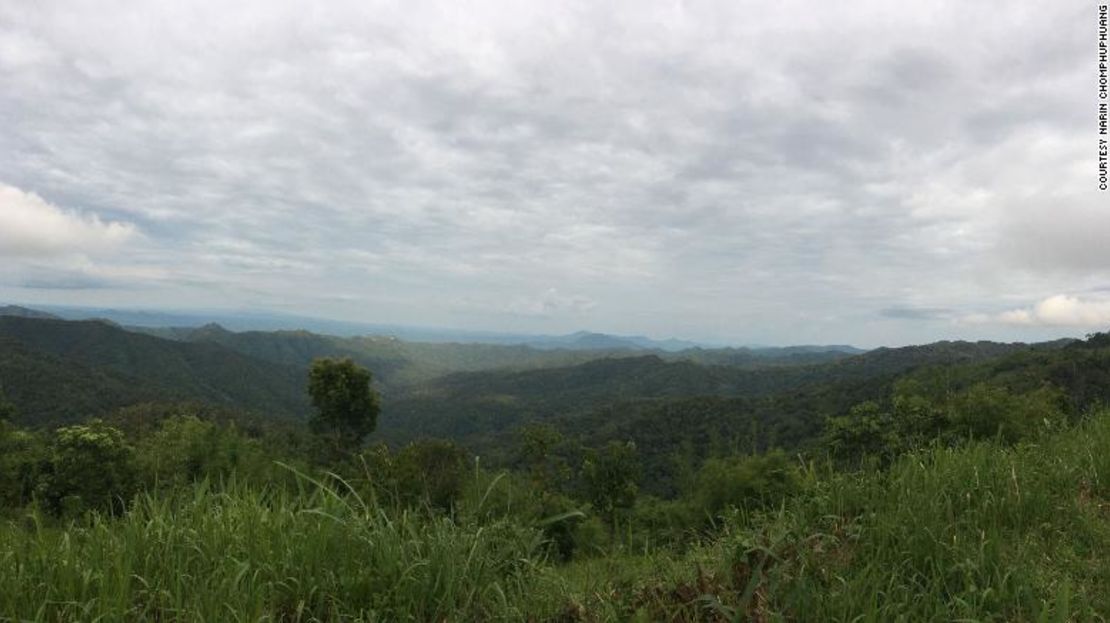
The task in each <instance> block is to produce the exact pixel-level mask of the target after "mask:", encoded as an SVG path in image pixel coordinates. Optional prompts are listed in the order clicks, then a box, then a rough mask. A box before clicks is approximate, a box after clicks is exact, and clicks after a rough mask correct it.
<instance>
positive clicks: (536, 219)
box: [0, 0, 1110, 346]
mask: <svg viewBox="0 0 1110 623" xmlns="http://www.w3.org/2000/svg"><path fill="white" fill-rule="evenodd" d="M1094 29H1095V14H1094V5H1090V4H1088V3H1085V2H1059V1H1058V0H1037V1H1012V2H1006V3H995V2H991V3H988V2H966V1H963V0H959V1H957V0H953V1H950V2H913V3H905V2H899V3H892V2H888V1H886V0H875V1H871V2H844V3H840V2H812V1H806V2H800V1H789V0H788V1H775V2H771V1H767V0H765V1H763V2H745V1H737V0H720V1H698V0H695V1H687V2H683V1H666V2H651V1H645V0H634V1H627V2H596V1H595V0H584V1H580V2H579V1H575V0H570V1H567V2H522V1H515V0H514V1H509V0H505V1H501V2H473V3H471V2H458V1H455V0H445V1H443V2H420V1H413V0H405V1H402V2H395V3H394V2H377V1H368V0H357V1H351V2H347V3H344V2H327V3H307V2H281V1H277V0H257V1H255V0H238V1H236V2H225V1H222V0H221V1H218V2H191V1H190V2H182V1H177V0H175V1H172V2H155V1H141V2H140V1H135V2H113V1H111V0H94V1H88V2H82V1H79V0H78V1H73V0H67V1H65V2H55V1H52V0H41V1H37V2H25V1H23V0H0V302H18V303H24V304H35V303H41V304H45V303H54V304H72V305H94V306H115V307H126V308H172V309H178V310H181V309H252V310H274V311H282V312H290V313H298V314H307V315H313V316H320V317H329V318H337V319H345V320H362V321H367V322H381V323H404V324H413V325H425V326H441V327H455V328H468V329H494V330H512V331H528V332H565V331H573V330H578V329H583V328H585V329H591V330H599V331H607V332H613V333H624V334H631V333H646V334H649V335H653V336H657V337H667V336H675V337H680V338H689V339H703V340H706V339H709V340H718V341H728V342H740V343H744V342H757V343H803V342H805V343H810V342H823V343H845V342H850V343H855V344H858V345H862V346H875V345H880V344H904V343H912V342H922V341H931V340H934V339H942V338H991V339H1038V338H1042V337H1051V336H1059V335H1082V334H1083V333H1085V332H1089V331H1091V330H1095V329H1106V328H1110V242H1108V234H1110V194H1108V193H1101V194H1100V193H1099V192H1098V190H1097V188H1096V184H1097V179H1096V173H1097V170H1096V163H1097V145H1096V142H1097V136H1096V127H1095V124H1096V118H1095V107H1096V103H1097V100H1096V99H1095V94H1096V93H1095V87H1096V82H1095V78H1096V77H1097V76H1096V73H1095V70H1096V66H1095V62H1096V59H1095V44H1096V41H1095V37H1094V32H1095V30H1094Z"/></svg>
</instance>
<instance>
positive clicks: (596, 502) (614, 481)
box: [582, 441, 640, 537]
mask: <svg viewBox="0 0 1110 623" xmlns="http://www.w3.org/2000/svg"><path fill="white" fill-rule="evenodd" d="M639 476H640V463H639V460H638V458H637V456H636V444H634V443H632V442H631V441H629V442H624V443H621V442H619V441H611V442H609V444H608V445H606V446H605V447H604V448H603V449H601V450H600V451H594V452H591V453H590V455H589V456H587V457H586V460H585V461H583V463H582V481H583V484H584V485H585V493H586V497H587V499H588V500H589V502H590V504H592V505H593V507H594V510H595V511H597V513H598V514H599V515H601V516H602V517H604V518H605V520H606V522H607V523H608V525H609V534H610V537H612V536H613V534H615V532H616V528H617V518H618V517H619V514H620V513H621V511H623V510H625V509H628V508H631V507H632V505H633V504H635V502H636V494H637V493H638V492H639V485H638V484H637V481H638V480H639Z"/></svg>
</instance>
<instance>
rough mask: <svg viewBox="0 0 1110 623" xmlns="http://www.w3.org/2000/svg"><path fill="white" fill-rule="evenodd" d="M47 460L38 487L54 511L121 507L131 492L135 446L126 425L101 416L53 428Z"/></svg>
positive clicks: (114, 509)
mask: <svg viewBox="0 0 1110 623" xmlns="http://www.w3.org/2000/svg"><path fill="white" fill-rule="evenodd" d="M48 460H49V463H48V465H47V466H46V470H45V472H46V473H45V474H44V477H43V479H42V481H40V483H39V489H40V492H41V493H42V496H43V499H44V500H45V501H46V503H47V505H48V507H49V508H50V510H52V511H54V512H55V513H58V514H61V513H63V512H73V511H79V510H84V509H86V508H91V509H99V510H110V511H120V510H122V508H123V502H124V499H125V498H126V497H128V496H130V494H131V492H132V486H133V484H134V480H135V479H134V471H133V468H132V450H131V448H130V447H129V446H128V445H127V443H126V442H125V440H124V437H123V432H122V431H120V430H119V429H118V428H113V427H111V426H108V425H107V424H105V423H104V422H103V421H101V420H91V421H90V422H89V423H88V424H82V425H78V426H67V427H64V428H59V429H58V430H57V431H55V432H54V438H53V440H52V441H51V444H50V457H49V459H48Z"/></svg>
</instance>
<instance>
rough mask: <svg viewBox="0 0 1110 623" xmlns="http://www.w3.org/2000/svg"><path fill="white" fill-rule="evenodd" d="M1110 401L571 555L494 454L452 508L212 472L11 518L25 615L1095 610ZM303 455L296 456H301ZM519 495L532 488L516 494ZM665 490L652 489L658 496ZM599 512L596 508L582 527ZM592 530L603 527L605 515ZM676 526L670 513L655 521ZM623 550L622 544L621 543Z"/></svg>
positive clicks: (14, 598) (5, 538)
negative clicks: (676, 535)
mask: <svg viewBox="0 0 1110 623" xmlns="http://www.w3.org/2000/svg"><path fill="white" fill-rule="evenodd" d="M1107 447H1110V413H1106V412H1103V413H1100V414H1098V415H1096V416H1094V417H1092V418H1091V419H1090V421H1088V422H1085V423H1083V424H1081V425H1079V426H1078V427H1077V428H1075V429H1072V430H1068V431H1065V432H1060V433H1057V434H1055V435H1052V436H1049V437H1046V438H1044V439H1043V440H1041V441H1040V442H1038V443H1024V444H1021V445H1018V446H1015V447H1006V446H1004V445H1001V444H999V443H997V442H991V441H984V442H977V443H972V444H969V445H965V446H962V447H959V448H948V447H934V448H929V449H925V450H920V451H915V452H912V453H910V454H907V455H905V456H903V457H901V458H899V459H898V460H896V461H895V462H894V463H893V464H891V465H890V466H889V467H888V468H885V469H880V468H877V467H871V468H866V469H863V470H861V471H852V472H831V471H828V470H827V469H826V468H823V467H820V466H818V465H814V464H808V465H804V466H800V467H799V468H798V470H797V472H798V473H797V475H798V477H799V479H800V482H799V483H798V486H797V489H796V490H795V491H793V492H792V493H791V494H790V495H789V496H788V497H786V498H784V499H782V500H781V501H780V503H779V504H777V505H773V506H764V507H759V505H753V506H752V507H751V508H745V507H740V508H736V509H733V510H729V511H726V512H725V513H723V514H722V515H721V517H720V518H719V519H718V520H717V524H716V525H715V526H713V527H710V528H707V529H706V530H702V531H699V532H698V534H691V535H689V536H690V538H689V539H688V540H686V541H685V542H684V544H681V545H680V544H679V543H678V542H670V543H666V542H661V541H654V537H653V534H652V530H651V529H650V528H649V527H648V526H647V525H646V522H645V523H641V524H640V525H638V526H637V525H632V526H630V527H629V529H630V530H634V531H639V532H641V534H640V536H641V537H643V538H642V540H638V539H635V538H632V539H630V538H628V535H623V536H620V535H618V536H617V537H616V539H617V541H614V542H609V541H606V540H605V538H604V535H603V534H595V535H594V537H595V539H596V541H595V543H594V544H595V546H596V549H594V550H593V551H589V550H584V551H581V552H579V553H578V554H577V555H575V556H573V557H572V558H571V560H569V561H561V560H560V558H559V556H558V553H557V552H556V551H555V550H553V549H552V547H551V533H550V532H549V531H545V527H550V526H551V525H552V524H553V523H559V522H563V523H566V522H575V521H580V520H579V517H578V516H577V515H574V516H567V517H548V518H538V517H536V516H535V515H532V514H530V512H529V511H530V510H532V509H530V508H529V506H530V504H533V503H534V502H535V500H534V499H528V496H529V495H532V494H531V493H529V491H530V490H529V488H528V487H523V486H521V487H518V486H517V483H514V482H513V480H512V479H511V478H509V477H507V476H502V477H501V478H490V477H489V475H488V474H483V473H481V472H474V473H472V474H471V475H470V476H469V477H468V482H467V483H465V485H464V490H465V491H464V493H463V494H462V495H461V496H460V498H459V500H458V505H457V508H456V509H455V511H454V512H451V513H448V512H437V511H435V510H433V509H431V508H430V507H428V506H424V507H423V508H417V507H410V508H403V507H398V506H396V505H393V504H391V503H387V502H383V501H381V500H375V499H374V498H373V497H370V498H366V497H363V496H361V495H360V494H359V493H358V490H357V487H356V486H354V485H351V486H347V485H344V484H342V483H339V482H338V481H332V482H330V483H324V482H319V481H317V482H312V481H311V480H309V479H308V477H307V476H305V475H300V476H298V475H296V474H294V481H295V482H296V483H299V488H298V486H296V485H294V486H293V488H287V487H278V486H273V485H265V486H255V485H250V484H247V483H243V482H237V481H235V480H234V479H232V480H230V481H226V482H223V483H220V484H216V483H213V482H211V481H208V480H202V481H199V482H197V483H194V484H192V485H189V486H187V487H181V488H176V489H173V490H170V491H166V492H163V493H160V494H150V493H144V494H140V495H138V496H137V497H136V498H135V499H134V500H133V501H132V502H131V503H130V504H129V507H128V509H127V510H126V511H125V512H122V513H120V514H119V515H118V516H115V517H113V516H111V515H110V513H108V512H101V513H91V514H87V515H84V516H81V517H78V518H73V519H71V520H69V521H66V522H61V523H59V522H58V521H56V520H55V519H53V518H51V517H48V516H44V515H43V513H42V512H41V511H38V510H35V509H34V508H33V507H32V508H29V509H27V510H25V511H23V512H21V513H16V514H14V515H13V516H12V517H11V519H10V520H8V521H7V522H6V523H5V524H4V525H3V527H0V613H3V615H4V617H7V619H9V620H41V621H71V620H182V621H202V620H203V621H210V620H253V621H258V620H274V621H277V620H283V621H311V620H365V621H375V620H388V621H396V620H413V621H440V620H455V621H468V620H537V621H544V620H563V621H595V620H626V619H627V620H688V621H698V620H710V621H718V620H720V621H724V620H745V619H754V620H774V619H777V618H780V617H781V618H787V619H797V620H813V621H825V620H872V621H892V620H955V619H960V620H1010V621H1012V620H1027V621H1045V620H1051V621H1057V620H1059V621H1063V620H1089V619H1092V618H1100V617H1104V616H1105V615H1106V614H1107V613H1108V612H1110V595H1107V594H1106V592H1105V591H1104V590H1103V589H1104V587H1105V586H1107V585H1108V582H1110V566H1107V565H1106V564H1105V562H1104V561H1103V560H1102V559H1101V553H1102V552H1105V551H1107V548H1108V547H1110V515H1108V510H1110V454H1108V453H1106V452H1105V449H1106V448H1107ZM283 469H291V468H283ZM513 495H520V496H522V499H520V500H517V501H513V500H512V499H511V497H512V496H513ZM644 510H645V511H649V510H650V509H644ZM584 525H588V524H582V523H579V527H580V528H581V527H582V526H584ZM581 532H582V534H580V535H579V536H580V537H581V538H585V537H586V535H585V532H587V530H585V529H582V530H581ZM656 534H658V533H656ZM603 554H605V555H603Z"/></svg>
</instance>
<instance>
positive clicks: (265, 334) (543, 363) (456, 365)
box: [132, 324, 863, 393]
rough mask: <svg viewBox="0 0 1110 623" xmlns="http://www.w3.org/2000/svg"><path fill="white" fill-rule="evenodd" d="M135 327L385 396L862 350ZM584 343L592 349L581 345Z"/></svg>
mask: <svg viewBox="0 0 1110 623" xmlns="http://www.w3.org/2000/svg"><path fill="white" fill-rule="evenodd" d="M132 330H134V331H138V332H142V333H146V334H149V335H154V336H157V337H162V338H166V339H173V340H180V341H188V342H202V343H215V344H219V345H221V346H225V347H227V348H230V349H232V350H235V351H238V352H240V353H243V354H245V355H249V356H252V357H257V358H260V359H265V360H267V361H273V362H275V363H282V364H286V365H293V366H300V367H306V366H307V365H308V363H309V362H311V361H312V359H314V358H316V357H350V358H352V359H354V360H355V361H356V362H358V363H359V364H360V365H363V366H366V367H367V368H369V369H371V370H372V371H373V372H374V376H375V379H377V381H378V382H379V384H380V387H381V388H382V389H383V390H385V392H386V393H390V391H391V390H392V389H394V388H398V387H405V386H411V385H419V384H422V383H425V382H427V381H429V380H432V379H435V378H437V377H441V376H444V375H447V374H450V373H453V372H476V371H489V370H508V369H511V370H517V371H524V370H536V369H546V368H558V367H565V366H573V365H576V364H582V363H586V362H589V361H594V360H597V359H603V358H611V359H615V358H637V357H644V356H648V355H654V356H656V357H659V358H662V359H664V360H666V361H691V362H695V363H700V364H706V365H728V366H734V367H744V368H749V369H758V368H767V367H777V366H798V365H807V364H816V363H823V362H829V361H835V360H839V359H844V358H847V357H850V356H852V355H854V354H858V353H860V352H863V351H860V350H858V349H854V348H852V347H849V346H803V347H787V348H720V349H704V348H688V349H685V350H680V351H664V350H650V349H648V348H647V347H646V346H639V345H636V344H631V343H629V344H631V346H629V345H627V344H624V343H621V342H619V341H617V340H616V339H615V338H613V339H606V338H611V337H612V336H604V335H601V334H575V335H579V338H580V339H578V340H575V341H573V342H572V344H573V347H567V346H568V343H567V342H561V341H549V342H545V343H544V344H542V345H540V346H537V345H529V344H480V343H430V342H408V341H403V340H399V339H396V338H394V337H389V336H358V337H337V336H331V335H320V334H316V333H311V332H308V331H243V332H233V331H228V330H226V329H224V328H223V327H221V326H219V325H217V324H208V325H205V326H202V327H181V328H154V329H151V328H139V327H136V328H133V329H132ZM571 337H573V336H571ZM583 340H585V341H583ZM585 343H588V344H590V345H592V346H593V347H592V348H586V347H585V346H584V344H585ZM649 343H650V342H649Z"/></svg>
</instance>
